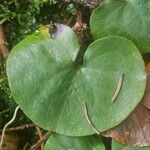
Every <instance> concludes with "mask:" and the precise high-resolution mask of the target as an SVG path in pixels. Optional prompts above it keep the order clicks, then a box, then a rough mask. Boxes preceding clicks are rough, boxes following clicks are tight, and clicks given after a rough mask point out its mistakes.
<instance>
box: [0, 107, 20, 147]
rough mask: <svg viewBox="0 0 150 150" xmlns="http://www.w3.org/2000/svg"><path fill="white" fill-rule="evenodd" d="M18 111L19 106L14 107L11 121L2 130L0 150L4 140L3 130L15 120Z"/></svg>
mask: <svg viewBox="0 0 150 150" xmlns="http://www.w3.org/2000/svg"><path fill="white" fill-rule="evenodd" d="M18 110H19V106H17V107H16V109H15V112H14V115H13V117H12V119H11V120H10V121H9V122H8V123H7V124H6V125H5V126H4V128H3V131H2V136H1V141H0V150H1V149H2V145H3V139H4V136H5V130H6V128H7V127H8V126H9V125H10V124H11V123H12V122H13V121H14V120H15V118H16V115H17V112H18Z"/></svg>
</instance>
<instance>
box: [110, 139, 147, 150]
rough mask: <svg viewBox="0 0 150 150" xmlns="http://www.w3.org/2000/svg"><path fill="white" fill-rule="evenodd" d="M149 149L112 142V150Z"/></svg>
mask: <svg viewBox="0 0 150 150" xmlns="http://www.w3.org/2000/svg"><path fill="white" fill-rule="evenodd" d="M149 149H150V147H130V146H127V145H123V144H120V143H118V142H116V141H115V140H113V141H112V150H149Z"/></svg>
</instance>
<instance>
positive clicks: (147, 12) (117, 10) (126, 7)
mask: <svg viewBox="0 0 150 150" xmlns="http://www.w3.org/2000/svg"><path fill="white" fill-rule="evenodd" d="M90 24H91V31H92V34H93V35H94V38H95V39H98V38H101V37H104V36H108V35H121V36H124V37H127V38H129V39H130V40H132V41H133V42H134V43H135V45H136V46H137V47H138V48H139V49H140V51H141V52H150V29H149V28H150V1H149V0H105V1H104V2H103V3H102V4H101V5H100V6H99V7H98V8H97V9H96V10H95V11H94V12H93V14H92V17H91V22H90Z"/></svg>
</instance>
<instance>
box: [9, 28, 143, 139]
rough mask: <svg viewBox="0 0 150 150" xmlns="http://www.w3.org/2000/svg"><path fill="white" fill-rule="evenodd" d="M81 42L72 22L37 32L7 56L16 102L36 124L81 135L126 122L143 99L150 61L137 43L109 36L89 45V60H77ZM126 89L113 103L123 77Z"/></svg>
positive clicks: (65, 132)
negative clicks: (92, 126) (89, 120)
mask: <svg viewBox="0 0 150 150" xmlns="http://www.w3.org/2000/svg"><path fill="white" fill-rule="evenodd" d="M78 51H79V44H78V41H77V37H76V35H75V33H74V32H73V31H72V30H71V29H70V28H69V27H67V26H64V25H57V31H56V33H54V34H53V35H52V37H50V36H49V33H48V31H47V28H46V29H43V30H42V31H40V32H39V33H36V34H33V35H31V36H29V37H27V38H26V39H24V40H23V41H22V42H20V43H19V44H18V45H17V46H16V47H14V49H13V50H12V52H11V54H10V55H9V57H8V60H7V74H8V81H9V85H10V88H11V91H12V95H13V96H14V98H15V100H16V102H17V103H18V104H19V106H20V107H21V109H22V110H23V111H24V112H25V113H26V115H27V116H28V117H29V118H30V119H31V120H33V121H34V122H35V123H36V124H38V125H39V126H41V127H43V128H44V129H47V130H52V131H56V132H57V133H61V134H65V135H72V136H81V135H90V134H93V133H94V131H93V129H92V128H91V126H90V125H89V124H88V121H87V116H86V113H85V107H84V105H83V104H84V102H86V104H87V111H88V115H89V119H91V121H92V122H93V124H94V126H95V127H96V128H97V129H98V130H99V131H100V132H101V131H105V130H107V129H109V128H112V127H114V126H116V125H118V124H119V123H120V122H122V121H123V120H124V119H125V118H126V117H127V116H128V115H129V114H130V112H131V111H132V110H133V109H134V108H135V107H136V105H137V104H138V103H139V102H140V100H141V98H142V96H143V94H144V89H145V84H146V83H145V78H146V77H145V69H144V63H143V60H142V57H141V54H140V53H139V51H138V49H137V48H136V47H135V46H134V44H133V43H132V42H131V41H129V40H127V39H126V38H123V37H107V38H103V39H101V40H97V41H95V42H94V43H93V44H91V45H90V46H89V48H88V49H87V51H86V53H85V55H84V63H83V64H77V62H79V61H75V60H77V59H76V56H77V53H78ZM123 74H124V80H123V81H122V82H123V83H122V88H121V90H120V93H119V95H118V97H117V98H116V99H115V101H114V102H112V101H111V99H112V97H113V95H114V93H115V91H116V87H117V85H118V80H120V77H121V76H122V75H123ZM122 108H123V109H122Z"/></svg>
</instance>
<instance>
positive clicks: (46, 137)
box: [30, 131, 51, 150]
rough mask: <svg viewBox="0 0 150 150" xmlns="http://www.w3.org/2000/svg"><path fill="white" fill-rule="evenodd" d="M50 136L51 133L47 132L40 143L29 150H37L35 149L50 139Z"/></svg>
mask: <svg viewBox="0 0 150 150" xmlns="http://www.w3.org/2000/svg"><path fill="white" fill-rule="evenodd" d="M50 135H51V132H50V131H49V132H47V133H46V134H45V135H44V136H43V137H42V139H41V140H40V141H38V142H37V143H36V144H34V145H33V146H32V147H31V148H30V150H37V148H39V147H40V145H41V144H42V143H44V142H45V141H46V140H47V139H48V138H49V137H50Z"/></svg>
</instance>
